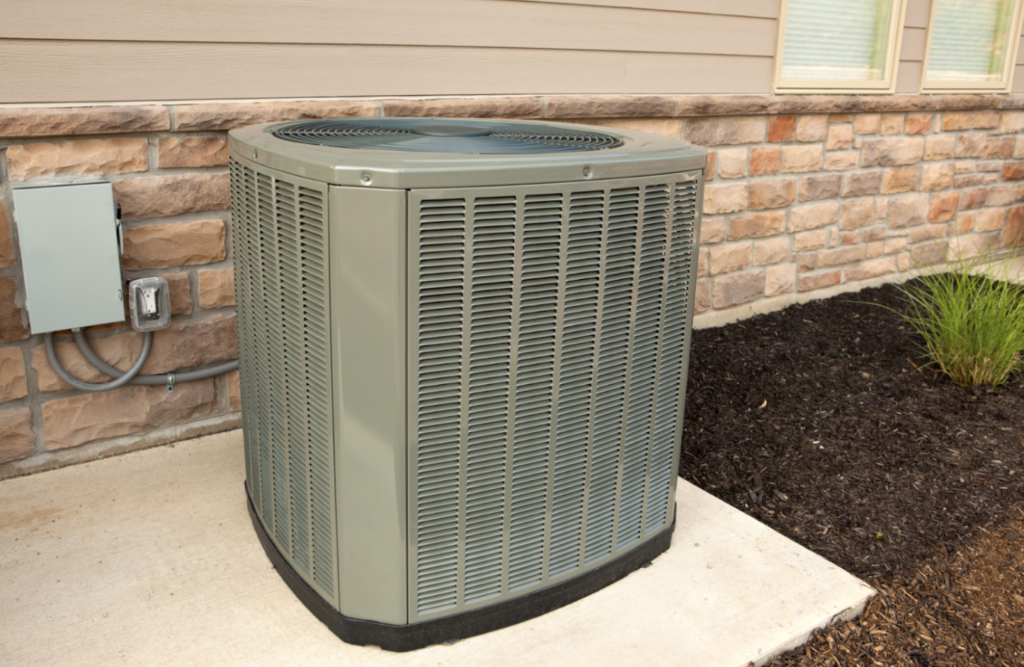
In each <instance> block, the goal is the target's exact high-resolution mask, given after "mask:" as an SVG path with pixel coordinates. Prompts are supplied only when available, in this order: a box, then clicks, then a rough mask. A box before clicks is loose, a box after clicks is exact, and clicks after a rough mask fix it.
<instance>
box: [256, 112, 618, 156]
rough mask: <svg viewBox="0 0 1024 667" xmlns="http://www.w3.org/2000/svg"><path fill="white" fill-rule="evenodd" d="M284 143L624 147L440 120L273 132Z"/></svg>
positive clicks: (580, 134)
mask: <svg viewBox="0 0 1024 667" xmlns="http://www.w3.org/2000/svg"><path fill="white" fill-rule="evenodd" d="M270 132H271V133H272V134H273V135H274V136H275V137H278V138H280V139H285V140H287V141H295V142H298V143H303V144H313V145H315V146H333V147H335V148H356V149H372V150H381V151H406V152H413V153H463V154H475V155H487V154H491V155H494V154H502V155H508V154H537V153H570V152H579V151H599V150H604V149H607V148H618V147H619V146H622V140H621V139H619V138H618V137H615V136H613V135H610V134H603V133H600V132H588V131H585V130H566V129H565V128H564V127H556V126H553V125H546V124H541V123H531V124H529V125H525V124H522V123H504V122H500V121H479V120H476V121H473V120H449V119H439V118H355V119H327V120H310V121H300V122H297V123H290V124H288V125H284V126H279V127H276V128H273V129H271V130H270Z"/></svg>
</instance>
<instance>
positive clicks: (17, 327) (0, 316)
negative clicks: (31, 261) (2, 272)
mask: <svg viewBox="0 0 1024 667" xmlns="http://www.w3.org/2000/svg"><path fill="white" fill-rule="evenodd" d="M17 294H18V286H17V285H16V284H15V282H14V279H13V278H0V343H11V342H13V341H16V340H25V339H26V338H28V336H29V333H28V327H26V326H25V323H24V321H23V319H22V315H21V308H20V307H19V306H18V305H17Z"/></svg>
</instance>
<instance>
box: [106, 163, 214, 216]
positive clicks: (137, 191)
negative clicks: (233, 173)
mask: <svg viewBox="0 0 1024 667" xmlns="http://www.w3.org/2000/svg"><path fill="white" fill-rule="evenodd" d="M114 200H115V201H117V202H118V203H119V204H121V216H122V218H123V219H125V220H140V219H143V218H159V217H165V216H170V215H181V214H182V213H197V212H202V211H226V210H228V209H229V208H231V202H230V196H229V189H228V175H227V174H182V175H180V176H150V177H147V178H134V179H130V180H124V181H115V182H114Z"/></svg>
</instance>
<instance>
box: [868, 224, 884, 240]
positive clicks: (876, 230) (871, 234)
mask: <svg viewBox="0 0 1024 667" xmlns="http://www.w3.org/2000/svg"><path fill="white" fill-rule="evenodd" d="M862 234H863V236H864V240H865V241H878V240H880V239H884V238H885V236H886V234H888V230H887V229H886V228H885V227H882V226H878V227H871V228H869V229H865V230H864V231H863V232H862Z"/></svg>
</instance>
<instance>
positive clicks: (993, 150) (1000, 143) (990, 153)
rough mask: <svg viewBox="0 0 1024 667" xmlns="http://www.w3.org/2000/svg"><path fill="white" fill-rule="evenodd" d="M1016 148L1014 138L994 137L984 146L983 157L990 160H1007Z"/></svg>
mask: <svg viewBox="0 0 1024 667" xmlns="http://www.w3.org/2000/svg"><path fill="white" fill-rule="evenodd" d="M1015 146H1016V138H1015V137H995V138H991V139H989V140H988V143H987V144H986V146H985V157H987V158H988V159H990V160H1009V159H1010V158H1012V157H1013V151H1014V150H1015Z"/></svg>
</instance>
